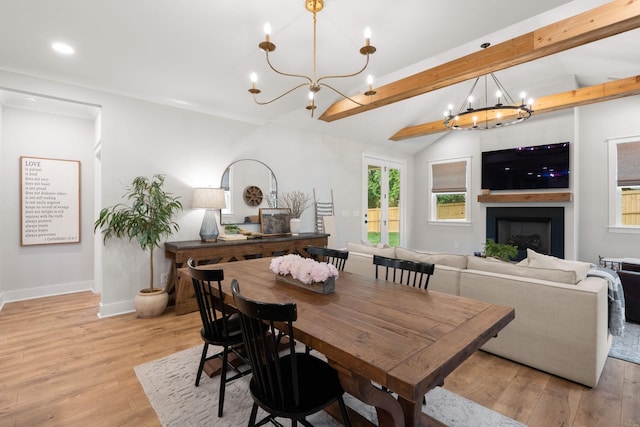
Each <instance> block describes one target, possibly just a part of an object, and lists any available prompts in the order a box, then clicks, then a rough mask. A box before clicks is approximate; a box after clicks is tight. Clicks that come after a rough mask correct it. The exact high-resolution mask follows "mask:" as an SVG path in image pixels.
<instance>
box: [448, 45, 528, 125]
mask: <svg viewBox="0 0 640 427" xmlns="http://www.w3.org/2000/svg"><path fill="white" fill-rule="evenodd" d="M489 46H491V44H490V43H483V44H482V45H481V46H480V47H481V48H483V49H486V48H488V47H489ZM487 76H490V77H491V79H492V81H493V84H494V85H495V87H496V89H497V90H496V92H495V96H496V103H495V104H492V105H490V104H489V96H488V91H489V89H488V81H487ZM482 77H484V105H485V106H484V107H478V106H477V105H482V104H474V101H475V98H474V96H473V94H474V91H475V89H476V86H477V85H478V82H479V80H480V77H476V79H475V81H474V82H473V86H472V87H471V90H470V91H469V94H468V95H467V96H466V97H465V101H464V102H463V103H462V104H461V105H460V109H459V110H458V112H457V113H456V114H455V115H454V113H453V105H449V107H448V108H447V110H446V111H445V112H444V124H445V126H446V127H448V128H449V129H453V130H485V129H493V128H499V127H504V126H509V125H514V124H518V123H522V122H523V121H525V120H527V119H528V118H529V117H531V114H532V113H533V109H532V107H533V99H531V98H530V99H528V100H527V101H526V102H525V97H526V96H527V94H526V93H525V92H522V93H520V102H515V101H514V100H513V98H511V95H509V92H507V90H506V89H505V88H504V86H503V85H502V83H500V81H499V80H498V78H497V77H496V76H495V75H494V74H493V73H489V74H488V75H484V76H482ZM480 102H482V100H480Z"/></svg>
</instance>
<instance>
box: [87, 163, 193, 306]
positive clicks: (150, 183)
mask: <svg viewBox="0 0 640 427" xmlns="http://www.w3.org/2000/svg"><path fill="white" fill-rule="evenodd" d="M163 184H164V175H154V176H153V178H152V179H149V178H147V177H144V176H139V177H136V178H135V179H134V180H133V183H132V184H131V186H130V187H128V188H127V191H126V193H125V194H124V195H123V196H122V198H123V199H127V200H129V202H130V204H129V205H125V204H122V203H118V204H116V205H114V206H111V207H109V208H104V209H102V210H101V211H100V216H99V217H98V219H97V220H96V222H95V224H94V227H93V230H94V232H96V231H97V230H100V231H101V232H102V233H103V242H104V243H106V241H107V240H108V239H110V238H112V237H113V238H128V239H129V240H133V239H134V238H135V239H136V241H137V242H138V244H139V245H140V248H141V249H142V250H143V251H149V287H148V288H144V289H142V290H141V291H140V292H138V295H137V296H136V297H135V299H134V304H135V306H136V311H137V313H138V316H140V317H154V316H158V315H160V314H162V312H164V310H165V309H166V307H167V303H168V301H169V296H168V295H167V292H166V290H165V289H163V288H154V286H153V251H154V249H155V248H159V247H160V242H161V240H162V239H163V238H164V237H168V236H169V235H171V234H172V233H173V232H175V231H178V230H179V229H180V226H179V225H178V224H177V223H176V222H174V221H173V219H172V218H173V215H174V214H175V213H176V212H178V211H180V210H182V203H180V201H179V200H178V199H179V197H174V196H173V195H172V194H171V193H167V192H165V191H164V189H163V188H162V187H163Z"/></svg>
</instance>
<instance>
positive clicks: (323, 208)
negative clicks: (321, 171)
mask: <svg viewBox="0 0 640 427" xmlns="http://www.w3.org/2000/svg"><path fill="white" fill-rule="evenodd" d="M313 206H314V209H315V212H316V233H324V222H323V220H322V217H323V216H332V215H334V211H333V189H331V201H330V202H320V201H318V199H317V197H316V189H315V188H314V189H313Z"/></svg>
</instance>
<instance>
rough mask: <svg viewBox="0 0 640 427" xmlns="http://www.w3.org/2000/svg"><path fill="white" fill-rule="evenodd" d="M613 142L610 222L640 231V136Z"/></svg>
mask: <svg viewBox="0 0 640 427" xmlns="http://www.w3.org/2000/svg"><path fill="white" fill-rule="evenodd" d="M608 143H609V183H610V190H609V201H610V203H609V206H610V208H609V223H610V225H611V226H612V227H622V228H633V227H639V228H640V136H636V137H630V138H615V139H610V140H608Z"/></svg>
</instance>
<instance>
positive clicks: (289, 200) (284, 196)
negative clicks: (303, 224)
mask: <svg viewBox="0 0 640 427" xmlns="http://www.w3.org/2000/svg"><path fill="white" fill-rule="evenodd" d="M278 207H279V208H287V209H289V211H290V212H291V219H290V220H289V227H290V228H291V234H292V235H294V236H296V235H297V234H298V233H299V232H300V217H301V216H302V213H303V212H304V211H306V210H307V209H308V208H309V207H311V197H309V195H308V194H306V193H303V192H302V191H298V190H294V191H291V192H289V193H281V194H279V195H278Z"/></svg>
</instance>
